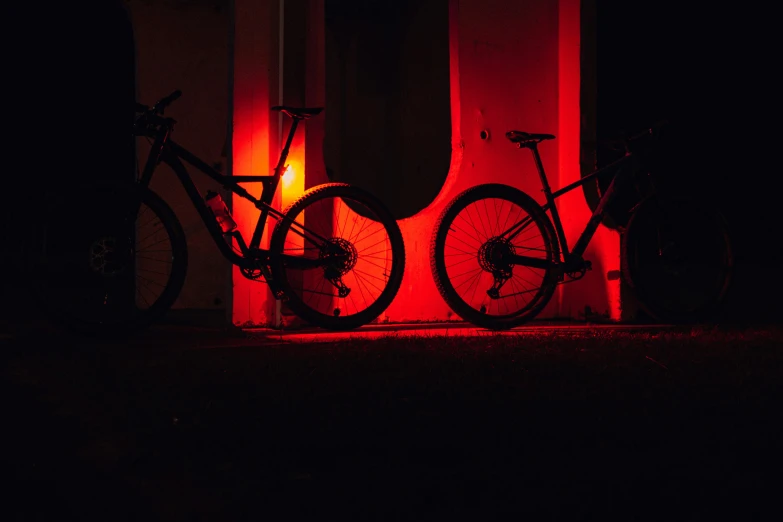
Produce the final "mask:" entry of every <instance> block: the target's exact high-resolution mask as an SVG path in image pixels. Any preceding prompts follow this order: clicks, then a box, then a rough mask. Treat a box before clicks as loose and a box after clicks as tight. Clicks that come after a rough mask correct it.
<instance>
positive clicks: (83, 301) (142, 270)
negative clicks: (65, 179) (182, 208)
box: [29, 184, 188, 336]
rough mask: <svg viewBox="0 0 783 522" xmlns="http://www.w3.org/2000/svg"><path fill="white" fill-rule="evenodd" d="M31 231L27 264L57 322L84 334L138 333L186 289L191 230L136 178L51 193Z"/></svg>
mask: <svg viewBox="0 0 783 522" xmlns="http://www.w3.org/2000/svg"><path fill="white" fill-rule="evenodd" d="M46 203H47V205H46V215H45V216H44V217H43V219H40V221H39V223H38V226H34V227H33V229H34V230H35V232H34V233H33V235H34V238H33V243H34V245H35V248H34V249H33V250H32V256H31V257H32V259H30V266H29V268H30V269H31V270H32V274H31V275H32V280H33V286H34V290H35V292H36V294H37V296H38V298H39V300H40V301H41V303H42V304H43V305H44V307H45V309H46V310H47V311H48V313H49V316H50V319H51V321H52V322H53V323H55V324H57V325H59V326H61V327H64V328H65V329H68V330H71V331H75V332H77V333H82V334H97V335H101V336H106V335H109V336H118V335H126V334H132V333H135V332H137V331H139V330H141V329H143V328H145V327H147V326H148V325H149V324H150V323H152V322H153V321H154V320H155V319H157V318H159V317H161V316H162V315H163V314H164V313H165V312H166V311H168V309H169V308H170V307H171V305H172V304H173V303H174V301H175V299H176V298H177V295H178V294H179V292H180V290H181V289H182V285H183V283H184V281H185V273H186V270H187V262H188V260H187V258H188V255H187V244H186V241H185V234H184V232H183V231H182V227H181V226H180V224H179V221H178V220H177V218H176V216H175V215H174V213H173V212H172V210H171V208H169V206H168V205H166V203H165V202H164V201H163V200H162V199H160V197H158V196H157V195H156V194H155V193H153V192H152V191H150V190H149V189H146V188H144V187H141V186H137V185H133V184H127V185H125V184H105V185H103V184H101V185H90V186H84V187H81V188H80V189H78V190H74V191H73V192H72V193H71V194H70V195H66V194H53V195H52V196H51V197H49V198H47V201H46Z"/></svg>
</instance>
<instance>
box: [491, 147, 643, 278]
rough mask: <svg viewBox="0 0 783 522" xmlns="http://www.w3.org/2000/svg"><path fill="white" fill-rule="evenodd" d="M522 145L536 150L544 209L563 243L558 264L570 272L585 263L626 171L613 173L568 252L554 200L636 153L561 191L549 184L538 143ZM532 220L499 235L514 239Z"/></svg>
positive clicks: (541, 263)
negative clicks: (607, 208) (591, 243)
mask: <svg viewBox="0 0 783 522" xmlns="http://www.w3.org/2000/svg"><path fill="white" fill-rule="evenodd" d="M523 147H525V148H529V149H530V150H531V152H532V153H533V160H534V161H535V164H536V169H537V170H538V175H539V178H540V179H541V185H542V186H543V192H544V196H545V197H546V201H547V202H546V204H545V205H543V206H542V207H541V208H542V209H543V210H544V212H546V211H547V210H549V212H550V214H551V215H552V221H553V223H554V226H555V233H556V235H557V239H558V241H559V243H560V250H561V252H562V258H561V259H558V260H557V263H561V262H562V263H564V271H566V272H568V271H571V270H573V269H578V268H581V266H580V265H582V264H583V262H584V261H583V259H582V256H583V254H584V253H585V251H586V250H587V245H588V244H590V240H591V239H592V238H593V235H594V234H595V231H596V230H598V225H599V224H600V223H601V220H602V219H603V215H604V212H605V211H606V207H607V205H608V204H609V203H610V202H611V201H612V199H613V198H614V195H615V192H616V183H617V180H618V179H620V178H621V176H622V175H623V174H624V172H623V171H622V170H620V171H618V172H616V173H615V174H614V176H612V181H611V183H610V184H609V187H608V188H607V189H606V192H604V194H603V195H602V196H601V199H600V200H599V201H598V205H597V206H596V208H595V210H594V211H593V215H592V216H591V217H590V220H589V221H588V222H587V224H586V225H585V229H584V230H583V231H582V234H581V235H580V236H579V239H577V241H576V243H575V244H574V248H573V250H571V251H569V248H568V241H567V239H566V236H565V231H564V230H563V224H562V222H561V221H560V214H559V213H558V211H557V206H556V205H555V200H557V198H559V197H560V196H562V195H563V194H567V193H568V192H571V191H572V190H574V189H575V188H577V187H581V186H583V185H584V184H586V183H587V182H588V181H590V180H592V179H594V178H595V177H596V176H598V175H600V174H602V173H604V172H606V171H608V170H610V169H612V168H615V167H617V166H619V165H621V164H623V163H625V162H628V161H631V160H632V159H633V153H632V152H630V151H627V152H626V153H625V155H624V156H623V157H622V158H620V159H617V160H615V161H613V162H611V163H610V164H608V165H606V166H604V167H601V168H600V169H598V170H595V171H593V172H591V173H590V174H588V175H587V176H585V177H583V178H581V179H580V180H578V181H575V182H573V183H571V184H569V185H566V186H565V187H563V188H561V189H560V190H557V191H555V192H552V190H551V188H550V187H549V181H548V180H547V177H546V173H545V172H544V164H543V163H542V162H541V156H540V155H539V153H538V146H537V145H536V143H529V144H524V145H523ZM633 170H634V169H629V172H633ZM532 221H533V218H532V217H530V216H528V217H526V218H524V219H522V220H520V221H518V222H517V223H515V224H513V225H512V226H511V227H509V228H508V229H507V230H506V231H504V232H503V233H502V234H500V236H501V237H505V236H506V235H508V239H513V238H515V237H516V236H517V235H519V233H521V232H522V231H523V230H524V229H525V228H526V227H527V225H529V224H530V223H532ZM509 259H510V261H511V262H512V263H513V264H515V265H523V266H530V267H533V268H542V269H546V268H549V266H550V264H549V263H548V262H547V261H546V260H543V259H540V258H535V257H529V256H520V255H513V256H509Z"/></svg>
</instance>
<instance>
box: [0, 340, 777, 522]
mask: <svg viewBox="0 0 783 522" xmlns="http://www.w3.org/2000/svg"><path fill="white" fill-rule="evenodd" d="M210 335H212V336H213V337H214V336H215V335H216V334H205V333H204V332H203V331H202V332H195V333H193V334H191V335H190V336H187V335H184V334H183V333H182V332H180V333H177V334H176V335H175V336H171V335H170V336H169V337H166V335H165V334H161V333H158V334H154V335H149V336H147V337H146V338H142V339H139V340H137V341H134V342H132V343H126V344H124V345H122V344H115V345H95V344H92V345H89V344H84V343H81V344H76V343H75V342H73V341H69V340H67V339H60V340H59V343H57V344H55V343H54V341H53V340H49V341H47V342H42V341H41V339H40V337H39V338H38V342H37V344H36V345H33V344H31V343H29V342H27V341H25V339H24V338H19V339H17V340H15V341H14V340H12V339H6V340H4V341H0V342H3V343H4V346H3V347H2V353H3V358H2V360H3V368H2V371H3V380H2V387H3V390H2V393H1V394H0V400H1V401H2V411H3V418H4V422H3V432H4V435H5V437H6V442H5V444H4V445H3V448H4V451H3V460H4V461H6V463H4V464H3V468H4V469H6V470H7V474H8V475H9V478H10V480H8V481H6V485H5V487H4V493H5V494H6V495H8V500H7V501H5V502H4V505H5V506H6V508H10V509H11V512H12V515H11V516H9V517H4V519H5V520H9V521H21V520H24V521H27V520H46V521H56V520H69V521H70V520H101V521H124V520H144V521H158V520H167V521H168V520H172V521H173V520H177V521H179V520H183V521H185V520H187V521H191V520H193V521H195V520H205V521H206V520H208V521H217V520H221V521H223V520H226V521H244V520H302V519H317V520H338V519H342V520H374V519H398V520H410V519H427V520H498V519H504V520H507V519H509V518H510V517H509V515H515V516H516V517H517V518H516V519H519V517H518V515H525V514H529V515H532V516H530V517H528V518H527V519H529V520H568V521H573V520H607V519H612V520H624V521H631V520H710V521H714V520H762V519H765V516H766V517H768V518H769V519H772V517H773V515H774V513H775V512H777V511H778V510H777V509H775V510H773V509H771V507H770V506H774V504H775V502H777V499H778V496H779V492H780V483H781V480H780V473H781V472H780V469H781V468H780V460H781V459H780V456H781V449H783V448H781V446H782V443H781V440H782V439H781V429H783V428H781V423H780V406H779V402H780V399H781V389H780V386H779V382H780V379H781V376H783V365H782V364H781V362H782V361H783V351H781V341H782V340H783V330H780V329H756V330H752V331H751V330H746V331H720V330H703V329H700V330H690V329H687V330H681V331H671V332H657V333H628V332H610V331H600V330H596V331H594V332H592V333H589V334H585V333H567V332H563V333H557V332H545V333H541V334H526V335H521V336H517V337H493V336H489V337H482V338H450V339H442V338H441V339H433V338H412V339H399V338H397V339H395V338H386V339H382V340H379V341H365V340H356V341H350V342H345V343H341V344H328V343H327V344H294V345H280V344H274V343H272V344H269V343H267V344H265V345H262V346H259V345H258V344H261V343H262V341H261V340H259V341H258V343H257V344H256V346H253V344H254V343H253V342H249V341H241V342H240V344H243V343H244V344H248V346H244V347H234V348H214V347H213V348H204V347H201V348H199V347H197V346H199V345H200V346H204V342H205V339H207V338H208V337H209V336H210ZM177 339H178V340H177ZM215 339H217V338H216V337H215ZM215 339H213V341H214V340H215ZM218 341H219V339H218ZM226 342H227V343H228V344H232V343H233V344H235V345H236V344H237V340H236V339H227V340H226ZM211 344H212V345H213V346H214V345H215V344H216V343H215V342H212V343H211ZM217 344H219V343H217Z"/></svg>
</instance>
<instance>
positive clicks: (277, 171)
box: [275, 118, 299, 175]
mask: <svg viewBox="0 0 783 522" xmlns="http://www.w3.org/2000/svg"><path fill="white" fill-rule="evenodd" d="M291 119H292V120H293V121H292V122H291V129H290V130H289V131H288V138H286V140H285V145H284V146H283V150H282V151H280V159H279V160H278V162H277V168H275V175H280V172H281V169H282V168H283V165H285V160H286V159H288V152H289V150H290V149H291V143H292V142H293V141H294V134H296V127H297V125H299V118H291Z"/></svg>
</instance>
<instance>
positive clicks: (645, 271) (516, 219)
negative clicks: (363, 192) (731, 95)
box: [430, 127, 732, 330]
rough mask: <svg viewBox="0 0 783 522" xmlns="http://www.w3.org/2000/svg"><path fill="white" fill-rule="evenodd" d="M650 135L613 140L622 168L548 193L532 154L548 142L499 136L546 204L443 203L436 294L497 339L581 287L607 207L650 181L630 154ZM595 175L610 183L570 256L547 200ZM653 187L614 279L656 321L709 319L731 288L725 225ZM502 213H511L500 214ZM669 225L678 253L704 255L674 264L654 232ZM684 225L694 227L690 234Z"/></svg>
mask: <svg viewBox="0 0 783 522" xmlns="http://www.w3.org/2000/svg"><path fill="white" fill-rule="evenodd" d="M656 130H657V128H654V127H653V128H649V129H647V130H646V131H644V132H642V133H640V134H637V135H635V136H631V137H627V138H622V139H620V140H618V141H619V143H620V145H621V147H622V150H623V151H624V154H623V156H622V157H621V158H619V159H617V160H614V161H612V162H610V163H609V164H607V165H605V166H604V167H602V168H599V169H597V170H595V171H594V172H592V173H590V174H588V175H586V176H584V177H582V178H581V179H580V180H578V181H575V182H573V183H571V184H569V185H567V186H565V187H563V188H561V189H559V190H557V191H555V192H552V190H551V188H550V186H549V182H548V180H547V177H546V173H545V171H544V166H543V163H542V161H541V157H540V155H539V152H538V144H539V143H541V142H542V141H546V140H553V139H555V136H554V135H551V134H530V133H526V132H522V131H517V130H512V131H509V132H507V133H506V138H508V140H510V141H511V142H512V143H513V144H515V145H516V146H517V147H519V148H526V149H529V150H530V151H531V153H532V155H533V160H534V162H535V165H536V169H537V171H538V175H539V178H540V181H541V185H542V188H543V190H542V191H543V192H544V196H545V198H546V203H545V204H544V205H543V206H542V205H540V204H539V203H538V202H536V201H535V200H534V199H533V198H532V197H531V196H529V195H528V194H526V193H524V192H523V191H521V190H519V189H516V188H514V187H511V186H508V185H503V184H483V185H479V186H476V187H472V188H470V189H467V190H465V191H463V192H462V193H460V194H459V195H457V196H456V197H455V198H454V199H453V200H452V201H451V202H449V204H448V205H447V206H446V208H445V209H444V210H443V212H442V213H441V214H440V216H439V218H438V220H437V222H436V226H435V230H434V232H433V235H432V240H431V243H430V267H431V270H432V274H433V277H434V279H435V284H436V286H437V288H438V291H439V292H440V294H441V296H442V297H443V299H444V300H445V301H446V303H447V304H448V305H449V306H450V307H451V309H452V310H453V311H454V312H455V313H456V314H457V315H459V316H460V317H461V318H462V319H463V320H466V321H468V322H471V323H473V324H475V325H477V326H480V327H484V328H488V329H495V330H504V329H508V328H512V327H514V326H518V325H520V324H523V323H525V322H527V321H529V320H531V319H533V318H534V317H536V315H537V314H539V313H540V312H541V310H542V309H543V308H544V307H545V306H546V304H547V303H548V302H549V300H550V299H551V297H552V295H553V293H554V291H555V288H556V286H557V285H559V284H563V283H569V282H573V281H577V280H579V279H581V278H582V277H584V275H585V274H586V272H587V271H588V270H591V268H592V264H591V262H590V261H589V260H585V259H584V257H583V255H584V253H585V251H586V249H587V246H588V244H589V242H590V240H591V239H592V237H593V235H594V234H595V231H596V230H597V228H598V226H599V224H600V223H601V222H602V220H603V218H604V214H605V212H606V210H607V208H608V205H609V203H610V202H611V201H612V200H613V198H614V197H615V196H616V195H617V194H618V193H619V191H620V190H627V188H628V186H627V185H625V184H626V183H627V182H629V181H631V180H633V181H634V182H637V187H639V186H640V184H639V182H640V181H643V180H644V179H645V178H648V177H649V176H648V175H649V170H648V169H647V168H646V165H645V161H643V154H640V153H639V151H638V150H637V149H636V145H637V144H638V143H639V141H638V140H640V139H641V138H643V137H645V136H651V135H655V132H656ZM615 143H617V142H615ZM602 175H604V176H605V175H609V178H610V180H611V181H610V182H609V185H608V187H607V188H606V190H604V191H602V192H601V197H600V200H599V201H598V204H597V206H596V207H595V210H594V212H593V214H592V216H591V217H590V219H589V220H588V222H587V224H586V225H585V228H584V230H583V231H582V233H581V235H580V236H579V238H578V239H577V241H576V243H575V244H574V246H573V248H572V249H570V250H569V246H568V243H567V241H566V237H565V233H564V230H563V225H562V223H561V221H560V216H559V213H558V210H557V207H556V206H555V200H556V199H557V198H558V197H560V196H562V195H563V194H566V193H568V192H570V191H571V190H574V189H576V188H577V187H581V186H583V185H585V184H586V183H590V182H595V180H597V179H598V176H602ZM651 186H652V187H653V189H652V190H650V189H649V188H648V189H647V192H648V193H647V194H646V195H643V198H642V201H641V202H640V203H639V204H637V205H636V206H634V207H633V208H632V209H631V213H632V214H631V218H630V220H629V221H628V224H627V226H626V227H625V229H624V230H623V232H622V235H621V238H622V239H621V252H622V261H621V272H622V275H623V277H624V278H625V279H626V281H627V282H629V284H630V286H631V288H632V289H633V290H634V291H635V293H636V296H637V299H638V300H639V302H640V304H641V305H642V307H643V309H645V310H646V311H647V312H648V313H649V314H650V315H651V316H653V317H654V318H656V319H658V320H662V319H667V320H671V321H693V320H701V319H703V318H704V317H709V315H710V314H711V313H713V312H714V311H715V310H716V309H717V308H718V306H719V305H720V304H721V303H722V302H723V299H724V297H725V295H726V291H727V289H728V286H729V282H730V280H731V270H732V257H731V245H730V242H729V238H728V234H727V232H726V228H725V224H724V223H723V222H722V221H721V220H720V218H719V216H718V215H717V214H715V213H714V212H712V211H711V210H708V209H705V208H703V207H701V206H699V205H696V204H695V203H694V202H693V201H688V204H687V205H683V204H682V201H680V200H677V199H669V198H667V197H664V196H663V195H661V194H658V193H656V192H655V190H654V183H653V184H652V185H651ZM643 192H644V190H642V193H643ZM506 204H509V208H508V210H505V211H504V209H506ZM515 207H516V208H518V210H515ZM471 210H473V212H471ZM491 210H494V211H496V212H497V215H498V216H499V217H498V218H496V219H495V220H493V219H492V218H490V216H489V213H490V211H491ZM547 211H549V213H550V214H551V220H550V218H549V216H547V214H546V212H547ZM675 214H679V215H676V216H675ZM667 216H668V218H669V219H666V218H667ZM672 224H676V225H677V227H680V232H682V233H684V236H683V234H680V237H679V238H678V241H679V242H680V243H681V242H682V240H683V238H684V239H685V242H686V243H689V242H690V243H693V242H694V241H693V240H694V236H702V237H703V238H705V239H707V238H708V239H709V240H710V241H709V243H710V245H711V250H709V252H707V251H706V250H705V251H701V252H697V254H702V255H701V256H700V257H701V258H700V259H697V258H696V257H691V258H690V259H686V258H685V257H684V256H683V255H682V252H683V250H682V248H681V249H680V251H679V256H677V255H674V256H673V255H672V254H675V250H674V249H672V248H670V247H671V245H672V244H673V243H674V241H673V240H670V241H668V242H667V241H666V238H664V236H663V234H662V228H661V225H667V226H668V229H671V228H674V229H675V230H676V228H677V227H671V226H670V225H672ZM688 225H690V226H691V227H693V226H696V225H698V227H697V228H696V231H695V232H694V230H692V229H688ZM458 233H461V234H463V235H469V234H472V233H475V237H469V238H467V239H464V238H463V239H461V238H459V237H456V236H457V234H458ZM452 239H453V241H452ZM664 246H667V248H664ZM686 246H687V245H686ZM474 250H475V251H474ZM691 253H692V252H691ZM447 263H449V264H447ZM673 266H674V267H675V268H674V269H672V267H673ZM684 268H690V269H691V270H690V271H688V270H685V269H684ZM515 269H516V273H515ZM694 269H695V271H696V272H697V273H699V274H702V275H704V277H702V278H701V279H699V281H698V283H699V284H700V285H701V286H700V287H699V288H697V289H696V290H693V289H690V288H686V287H687V285H688V284H690V283H691V282H695V281H696V278H694V275H693V271H694ZM678 271H679V272H678ZM534 278H535V280H534V281H530V279H534ZM678 285H679V286H678ZM697 286H699V285H697ZM678 288H679V289H681V290H682V289H685V290H687V291H688V292H690V294H689V297H690V298H691V299H694V298H695V299H696V303H695V304H694V302H690V303H689V302H686V301H685V297H686V296H685V294H686V293H687V292H679V293H678V291H676V289H678ZM461 291H462V293H460V292H461ZM527 298H529V299H527ZM512 306H515V307H516V308H511V307H512Z"/></svg>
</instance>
